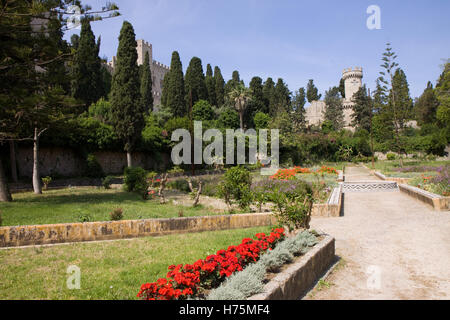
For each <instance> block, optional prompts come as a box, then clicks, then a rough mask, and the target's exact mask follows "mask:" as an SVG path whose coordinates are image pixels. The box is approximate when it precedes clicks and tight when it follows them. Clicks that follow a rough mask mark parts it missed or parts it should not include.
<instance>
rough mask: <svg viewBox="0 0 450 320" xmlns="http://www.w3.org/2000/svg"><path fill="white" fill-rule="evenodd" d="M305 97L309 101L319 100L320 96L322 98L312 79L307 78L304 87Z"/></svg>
mask: <svg viewBox="0 0 450 320" xmlns="http://www.w3.org/2000/svg"><path fill="white" fill-rule="evenodd" d="M306 97H307V98H308V102H309V103H311V102H313V101H319V100H320V98H322V95H321V94H319V90H318V89H317V88H316V86H315V85H314V80H312V79H310V80H309V82H308V85H307V87H306Z"/></svg>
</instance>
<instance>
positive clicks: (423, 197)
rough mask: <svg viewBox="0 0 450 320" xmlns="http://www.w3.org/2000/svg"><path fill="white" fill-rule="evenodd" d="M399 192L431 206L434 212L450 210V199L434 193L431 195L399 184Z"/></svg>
mask: <svg viewBox="0 0 450 320" xmlns="http://www.w3.org/2000/svg"><path fill="white" fill-rule="evenodd" d="M398 187H399V188H400V191H402V192H404V193H406V194H408V195H409V196H411V197H413V198H415V199H417V200H420V201H422V202H425V203H426V204H429V205H431V206H432V207H433V208H434V210H436V211H444V210H449V209H450V197H443V196H440V195H438V194H435V193H431V192H428V191H425V190H422V189H419V188H416V187H413V186H409V185H406V184H399V186H398Z"/></svg>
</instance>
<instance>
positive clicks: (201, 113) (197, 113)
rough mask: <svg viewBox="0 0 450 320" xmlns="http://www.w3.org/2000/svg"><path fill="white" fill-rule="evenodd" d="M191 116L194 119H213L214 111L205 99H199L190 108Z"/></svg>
mask: <svg viewBox="0 0 450 320" xmlns="http://www.w3.org/2000/svg"><path fill="white" fill-rule="evenodd" d="M192 118H193V119H194V120H196V121H207V120H213V119H214V111H213V109H212V107H211V105H210V103H209V102H208V101H206V100H199V101H197V102H196V103H195V105H194V107H193V108H192Z"/></svg>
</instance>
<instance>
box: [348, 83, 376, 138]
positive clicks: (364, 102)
mask: <svg viewBox="0 0 450 320" xmlns="http://www.w3.org/2000/svg"><path fill="white" fill-rule="evenodd" d="M353 101H354V103H355V104H354V105H353V114H352V118H353V121H352V125H353V126H354V127H357V128H359V129H364V130H366V131H368V132H371V131H372V118H373V109H372V100H371V98H370V96H368V94H367V89H366V86H365V85H364V86H362V87H361V88H359V90H358V91H357V92H356V93H355V95H354V96H353Z"/></svg>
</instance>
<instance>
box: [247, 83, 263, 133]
mask: <svg viewBox="0 0 450 320" xmlns="http://www.w3.org/2000/svg"><path fill="white" fill-rule="evenodd" d="M249 89H250V90H251V94H252V100H250V101H249V103H248V106H247V108H246V110H245V113H244V122H245V125H246V126H247V128H252V127H254V123H253V119H254V117H255V115H256V113H258V112H263V113H266V112H267V110H266V106H265V103H264V94H263V84H262V79H261V78H260V77H253V78H252V80H251V81H250V86H249Z"/></svg>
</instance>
